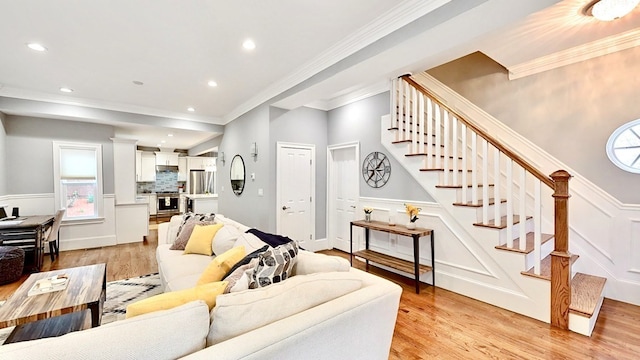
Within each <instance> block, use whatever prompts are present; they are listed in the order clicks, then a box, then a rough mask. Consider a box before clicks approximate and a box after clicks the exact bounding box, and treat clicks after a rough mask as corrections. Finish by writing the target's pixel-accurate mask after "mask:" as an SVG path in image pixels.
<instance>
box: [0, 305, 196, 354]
mask: <svg viewBox="0 0 640 360" xmlns="http://www.w3.org/2000/svg"><path fill="white" fill-rule="evenodd" d="M208 316H209V310H208V307H207V305H206V303H204V302H203V301H194V302H191V303H188V304H185V305H183V306H179V307H176V308H173V309H171V310H166V311H158V312H154V313H151V314H146V315H142V316H136V317H135V318H131V319H127V320H122V321H116V322H113V323H110V324H106V325H102V326H99V327H96V328H92V329H88V330H83V331H76V332H72V333H69V334H66V335H63V336H59V337H53V338H45V339H40V340H32V341H24V342H19V343H14V344H7V345H3V346H0V359H3V360H13V359H15V360H18V359H20V360H42V359H45V358H46V359H51V360H62V359H65V360H76V359H77V360H84V359H92V360H101V359H137V360H144V359H177V358H180V357H183V356H186V355H189V354H191V353H194V352H196V351H199V350H201V349H203V348H204V346H205V339H206V336H207V332H208V330H209V317H208ZM169 324H170V326H168V325H169ZM176 329H180V339H179V341H176ZM79 344H84V345H85V346H79Z"/></svg>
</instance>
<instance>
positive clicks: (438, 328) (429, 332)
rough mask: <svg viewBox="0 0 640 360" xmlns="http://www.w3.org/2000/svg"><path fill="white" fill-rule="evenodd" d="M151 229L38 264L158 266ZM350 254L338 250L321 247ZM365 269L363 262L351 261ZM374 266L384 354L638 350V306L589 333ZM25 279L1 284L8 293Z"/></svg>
mask: <svg viewBox="0 0 640 360" xmlns="http://www.w3.org/2000/svg"><path fill="white" fill-rule="evenodd" d="M156 246H157V233H156V231H150V236H149V237H148V238H147V241H146V242H144V243H136V244H125V245H118V246H111V247H105V248H99V249H89V250H75V251H65V252H61V253H60V258H59V259H58V260H57V261H56V262H54V263H53V264H52V263H51V261H50V259H49V258H48V257H46V258H45V264H44V267H43V270H44V271H47V270H50V269H61V268H69V267H75V266H82V265H88V264H96V263H101V262H105V263H107V281H112V280H117V279H124V278H129V277H134V276H139V275H144V274H148V273H153V272H157V264H156V260H155V248H156ZM324 253H328V254H331V255H338V256H342V257H345V258H348V254H345V253H343V252H339V251H336V250H330V251H324ZM354 265H355V266H356V267H357V268H361V269H364V263H362V262H358V261H357V262H355V263H354ZM370 271H371V272H372V273H375V274H378V275H380V276H383V277H386V278H388V279H390V280H392V281H394V282H395V283H398V284H399V285H400V286H402V288H403V290H404V291H403V293H402V298H401V300H400V310H399V311H398V320H397V323H396V329H395V333H394V337H393V342H392V345H391V354H390V356H389V359H393V360H399V359H402V360H406V359H580V360H583V359H636V358H638V357H639V356H640V335H639V334H640V307H638V306H633V305H629V304H625V303H621V302H618V301H613V300H608V299H606V300H605V302H604V305H603V307H602V310H601V312H600V317H599V319H598V323H597V325H596V328H595V330H594V332H593V335H592V336H591V337H590V338H589V337H586V336H582V335H579V334H576V333H572V332H567V331H563V330H559V329H556V328H552V327H551V326H550V325H548V324H545V323H542V322H540V321H537V320H533V319H530V318H527V317H524V316H522V315H518V314H515V313H512V312H510V311H507V310H503V309H500V308H497V307H495V306H492V305H488V304H485V303H482V302H479V301H476V300H473V299H470V298H467V297H465V296H462V295H458V294H455V293H452V292H450V291H447V290H444V289H440V288H433V287H431V286H428V285H422V287H421V291H420V294H419V295H417V294H415V292H414V285H413V281H412V280H411V279H409V278H406V277H402V276H399V275H396V274H393V273H390V272H387V271H384V270H381V269H377V268H375V267H370ZM24 279H26V275H25V276H23V278H22V280H21V281H18V282H15V283H13V284H8V285H4V286H0V299H6V298H7V297H8V296H10V295H11V294H12V293H13V291H15V289H16V288H17V287H18V286H19V285H20V284H21V282H22V281H24Z"/></svg>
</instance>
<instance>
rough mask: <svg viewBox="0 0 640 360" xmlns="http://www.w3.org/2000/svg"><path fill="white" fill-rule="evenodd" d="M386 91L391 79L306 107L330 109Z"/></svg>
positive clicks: (315, 102)
mask: <svg viewBox="0 0 640 360" xmlns="http://www.w3.org/2000/svg"><path fill="white" fill-rule="evenodd" d="M385 91H389V81H386V80H385V81H380V82H378V83H375V84H372V85H370V86H367V87H364V88H362V89H359V90H355V91H352V92H350V93H348V94H345V95H342V96H337V97H335V98H333V99H330V100H318V101H314V102H312V103H309V104H306V105H305V106H306V107H310V108H313V109H318V110H323V111H329V110H333V109H337V108H339V107H341V106H345V105H349V104H351V103H354V102H356V101H360V100H362V99H366V98H368V97H372V96H374V95H378V94H382V93H383V92H385Z"/></svg>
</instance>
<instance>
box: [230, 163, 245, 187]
mask: <svg viewBox="0 0 640 360" xmlns="http://www.w3.org/2000/svg"><path fill="white" fill-rule="evenodd" d="M244 175H245V174H244V160H242V156H240V155H236V156H234V157H233V160H231V177H230V178H231V189H232V190H233V192H234V193H235V194H236V195H240V194H242V190H244Z"/></svg>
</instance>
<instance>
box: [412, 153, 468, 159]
mask: <svg viewBox="0 0 640 360" xmlns="http://www.w3.org/2000/svg"><path fill="white" fill-rule="evenodd" d="M404 156H407V157H410V156H429V153H411V154H404ZM431 156H433V157H436V154H431ZM440 157H441V158H444V155H440ZM448 158H449V159H453V158H454V157H453V155H449V156H448ZM457 159H458V160H462V156H458V157H457Z"/></svg>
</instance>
